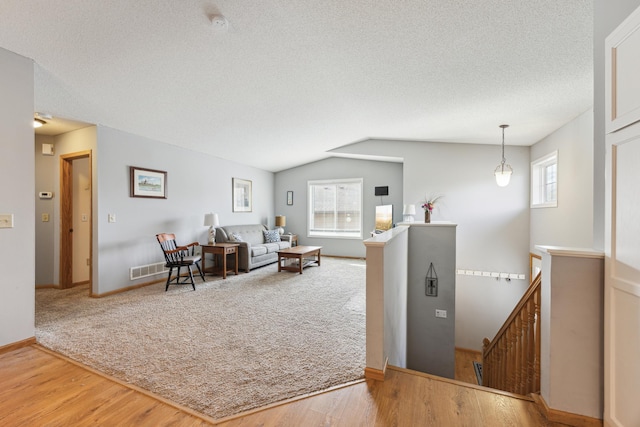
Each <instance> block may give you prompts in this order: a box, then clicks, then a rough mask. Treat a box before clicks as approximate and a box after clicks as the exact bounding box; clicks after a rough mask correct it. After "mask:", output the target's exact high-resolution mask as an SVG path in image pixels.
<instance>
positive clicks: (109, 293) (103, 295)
mask: <svg viewBox="0 0 640 427" xmlns="http://www.w3.org/2000/svg"><path fill="white" fill-rule="evenodd" d="M166 281H167V279H158V280H153V281H151V282H144V283H138V284H137V285H131V286H127V287H126V288H120V289H115V290H113V291H109V292H105V293H103V294H93V293H92V294H91V297H92V298H103V297H108V296H110V295H115V294H120V293H122V292H127V291H132V290H134V289H139V288H144V287H145V286H151V285H155V284H156V283H161V282H162V283H164V282H166Z"/></svg>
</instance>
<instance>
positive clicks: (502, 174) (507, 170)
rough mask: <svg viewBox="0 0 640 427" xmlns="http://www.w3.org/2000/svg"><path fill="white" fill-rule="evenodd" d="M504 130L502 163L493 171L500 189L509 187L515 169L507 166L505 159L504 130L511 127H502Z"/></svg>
mask: <svg viewBox="0 0 640 427" xmlns="http://www.w3.org/2000/svg"><path fill="white" fill-rule="evenodd" d="M500 127H501V128H502V161H501V162H500V164H499V165H498V167H497V168H496V170H494V171H493V174H494V175H495V176H496V184H498V186H499V187H506V186H507V185H509V180H510V179H511V174H512V173H513V169H512V168H511V165H507V164H505V162H506V159H505V158H504V130H505V129H506V128H508V127H509V125H500Z"/></svg>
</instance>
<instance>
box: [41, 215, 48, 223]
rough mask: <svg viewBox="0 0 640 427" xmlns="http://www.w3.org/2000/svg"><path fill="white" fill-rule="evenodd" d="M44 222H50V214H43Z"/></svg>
mask: <svg viewBox="0 0 640 427" xmlns="http://www.w3.org/2000/svg"><path fill="white" fill-rule="evenodd" d="M42 222H49V214H48V213H43V214H42Z"/></svg>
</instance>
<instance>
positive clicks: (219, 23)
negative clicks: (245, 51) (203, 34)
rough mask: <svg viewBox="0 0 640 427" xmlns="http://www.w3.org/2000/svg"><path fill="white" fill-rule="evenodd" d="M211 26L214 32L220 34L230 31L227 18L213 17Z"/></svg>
mask: <svg viewBox="0 0 640 427" xmlns="http://www.w3.org/2000/svg"><path fill="white" fill-rule="evenodd" d="M211 25H212V26H213V29H214V30H216V31H220V32H225V31H227V30H228V29H229V22H227V18H225V17H224V16H222V15H213V16H212V17H211Z"/></svg>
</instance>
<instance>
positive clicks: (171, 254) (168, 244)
mask: <svg viewBox="0 0 640 427" xmlns="http://www.w3.org/2000/svg"><path fill="white" fill-rule="evenodd" d="M156 238H157V239H158V243H160V247H161V248H162V252H163V253H164V259H165V261H166V266H167V267H169V276H168V277H167V286H166V287H165V288H164V291H165V292H166V291H167V289H169V285H171V284H174V285H188V284H191V286H192V287H193V290H194V291H195V290H196V284H195V282H194V280H193V272H192V271H191V266H193V265H195V266H196V267H197V268H198V272H199V273H200V277H202V280H203V281H204V274H203V272H202V269H201V268H200V260H201V258H202V257H201V256H200V255H196V253H195V248H196V246H199V244H198V243H197V242H193V243H189V244H188V245H186V246H178V245H177V244H176V235H175V234H168V233H160V234H156ZM182 267H187V270H188V271H189V276H188V277H185V278H184V279H183V280H182V281H180V269H181V268H182ZM174 268H177V269H178V272H177V275H176V277H175V278H174V279H171V273H173V269H174ZM173 280H175V282H173ZM172 282H173V283H172Z"/></svg>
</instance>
